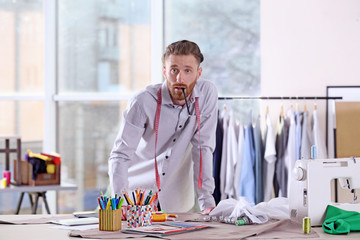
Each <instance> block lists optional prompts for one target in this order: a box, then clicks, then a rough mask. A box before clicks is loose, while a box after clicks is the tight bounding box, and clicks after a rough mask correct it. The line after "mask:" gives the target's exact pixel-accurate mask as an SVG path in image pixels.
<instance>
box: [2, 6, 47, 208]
mask: <svg viewBox="0 0 360 240" xmlns="http://www.w3.org/2000/svg"><path fill="white" fill-rule="evenodd" d="M0 22H1V24H0V35H1V38H0V53H1V54H0V109H1V110H0V111H1V113H0V135H3V136H4V135H5V136H14V135H15V136H21V140H22V151H21V152H22V155H25V152H26V150H27V149H31V150H32V151H33V152H41V150H42V146H43V140H44V127H43V126H44V74H43V72H44V40H43V39H44V15H43V3H42V1H40V0H39V1H35V0H33V1H24V0H17V1H4V0H2V1H0ZM4 147H5V141H4V140H2V139H0V148H1V149H4ZM10 147H11V148H15V147H16V143H15V141H10ZM15 158H16V154H15V153H14V154H10V170H11V171H12V169H13V167H12V166H13V163H12V160H13V159H15ZM4 169H5V154H3V153H2V154H0V173H1V175H2V172H3V170H4ZM12 178H13V174H12ZM19 195H20V194H19V193H7V194H1V197H0V213H1V212H5V213H6V212H7V211H10V212H11V213H12V212H14V211H15V207H16V205H15V204H16V202H17V199H18V196H19ZM26 206H30V203H29V202H28V201H27V202H25V201H24V203H23V207H26Z"/></svg>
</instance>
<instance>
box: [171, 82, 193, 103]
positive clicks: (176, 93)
mask: <svg viewBox="0 0 360 240" xmlns="http://www.w3.org/2000/svg"><path fill="white" fill-rule="evenodd" d="M194 86H195V82H194V83H193V84H191V85H190V86H186V85H184V84H176V85H173V86H172V87H171V88H170V94H171V97H172V99H173V100H177V101H179V100H184V99H185V98H184V93H183V89H184V90H185V94H186V97H188V96H189V94H190V93H191V92H192V90H193V89H194Z"/></svg>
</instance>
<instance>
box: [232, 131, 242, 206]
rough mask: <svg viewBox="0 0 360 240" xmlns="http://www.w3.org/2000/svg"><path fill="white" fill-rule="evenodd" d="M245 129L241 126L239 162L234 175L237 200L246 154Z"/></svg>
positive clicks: (238, 148)
mask: <svg viewBox="0 0 360 240" xmlns="http://www.w3.org/2000/svg"><path fill="white" fill-rule="evenodd" d="M243 149H244V127H243V125H241V124H240V126H239V134H238V147H237V152H238V154H237V156H238V157H237V161H236V165H235V173H234V194H235V197H236V199H239V197H240V196H241V195H240V176H241V166H242V159H243V152H244V150H243Z"/></svg>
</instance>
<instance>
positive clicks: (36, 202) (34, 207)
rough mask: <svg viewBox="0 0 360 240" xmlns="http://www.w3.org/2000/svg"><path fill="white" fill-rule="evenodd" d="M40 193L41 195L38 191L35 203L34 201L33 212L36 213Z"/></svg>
mask: <svg viewBox="0 0 360 240" xmlns="http://www.w3.org/2000/svg"><path fill="white" fill-rule="evenodd" d="M39 195H40V193H37V194H36V197H35V203H34V206H33V212H32V213H33V214H36V210H37V205H38V202H39Z"/></svg>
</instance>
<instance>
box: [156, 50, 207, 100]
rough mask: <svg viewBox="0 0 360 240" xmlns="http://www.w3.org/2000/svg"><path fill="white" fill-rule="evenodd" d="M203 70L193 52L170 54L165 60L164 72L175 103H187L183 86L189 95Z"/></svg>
mask: <svg viewBox="0 0 360 240" xmlns="http://www.w3.org/2000/svg"><path fill="white" fill-rule="evenodd" d="M201 72H202V68H200V67H199V63H198V62H197V61H196V58H195V57H194V56H193V55H192V54H189V55H170V56H169V57H168V58H167V59H166V60H165V66H163V74H164V77H165V79H166V82H167V86H168V89H169V92H170V95H171V98H172V100H173V102H174V103H175V104H184V103H185V100H184V95H183V91H182V88H185V93H186V96H189V95H190V94H191V92H192V90H193V88H194V86H195V83H196V81H197V80H198V79H199V77H200V76H201Z"/></svg>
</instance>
